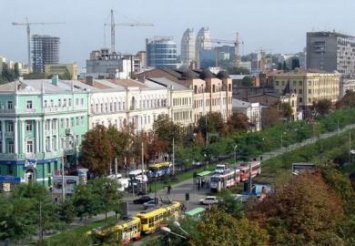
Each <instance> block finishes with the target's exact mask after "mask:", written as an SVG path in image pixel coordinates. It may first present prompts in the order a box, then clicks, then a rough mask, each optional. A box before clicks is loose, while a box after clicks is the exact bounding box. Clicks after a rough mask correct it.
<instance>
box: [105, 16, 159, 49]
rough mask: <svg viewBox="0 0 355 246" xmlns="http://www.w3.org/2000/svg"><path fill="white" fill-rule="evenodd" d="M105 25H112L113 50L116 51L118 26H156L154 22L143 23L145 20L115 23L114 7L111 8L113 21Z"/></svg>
mask: <svg viewBox="0 0 355 246" xmlns="http://www.w3.org/2000/svg"><path fill="white" fill-rule="evenodd" d="M105 26H110V27H111V52H115V50H116V47H115V45H116V44H115V43H116V41H115V40H116V39H115V29H116V27H117V26H130V27H135V26H154V24H151V23H143V22H134V23H115V19H114V15H113V9H111V23H110V24H105Z"/></svg>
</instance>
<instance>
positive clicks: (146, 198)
mask: <svg viewBox="0 0 355 246" xmlns="http://www.w3.org/2000/svg"><path fill="white" fill-rule="evenodd" d="M151 200H154V198H152V197H150V196H141V197H140V198H137V199H135V200H133V203H134V204H143V203H145V202H149V201H151Z"/></svg>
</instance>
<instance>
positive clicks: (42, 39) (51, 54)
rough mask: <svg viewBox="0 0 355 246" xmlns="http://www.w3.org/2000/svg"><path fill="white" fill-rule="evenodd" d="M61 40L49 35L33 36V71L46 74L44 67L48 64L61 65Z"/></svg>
mask: <svg viewBox="0 0 355 246" xmlns="http://www.w3.org/2000/svg"><path fill="white" fill-rule="evenodd" d="M59 44H60V39H59V38H58V37H51V36H48V35H33V36H32V58H33V64H32V71H33V72H34V73H44V66H45V65H47V64H58V63H59V49H60V46H59Z"/></svg>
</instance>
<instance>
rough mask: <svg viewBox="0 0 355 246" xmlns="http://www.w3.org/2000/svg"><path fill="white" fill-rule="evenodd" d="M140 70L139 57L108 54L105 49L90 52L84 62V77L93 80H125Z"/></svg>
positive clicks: (114, 53)
mask: <svg viewBox="0 0 355 246" xmlns="http://www.w3.org/2000/svg"><path fill="white" fill-rule="evenodd" d="M140 55H141V56H143V54H140ZM141 68H142V67H141V60H140V57H137V56H135V55H122V54H118V53H116V52H110V50H109V49H107V48H105V49H100V50H94V51H92V52H91V53H90V59H89V60H86V76H92V77H93V78H101V79H104V78H111V79H113V78H122V79H127V78H130V76H131V73H132V72H137V71H139V70H141Z"/></svg>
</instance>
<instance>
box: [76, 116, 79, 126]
mask: <svg viewBox="0 0 355 246" xmlns="http://www.w3.org/2000/svg"><path fill="white" fill-rule="evenodd" d="M75 120H76V125H77V126H78V125H79V123H80V122H79V117H76V118H75Z"/></svg>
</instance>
